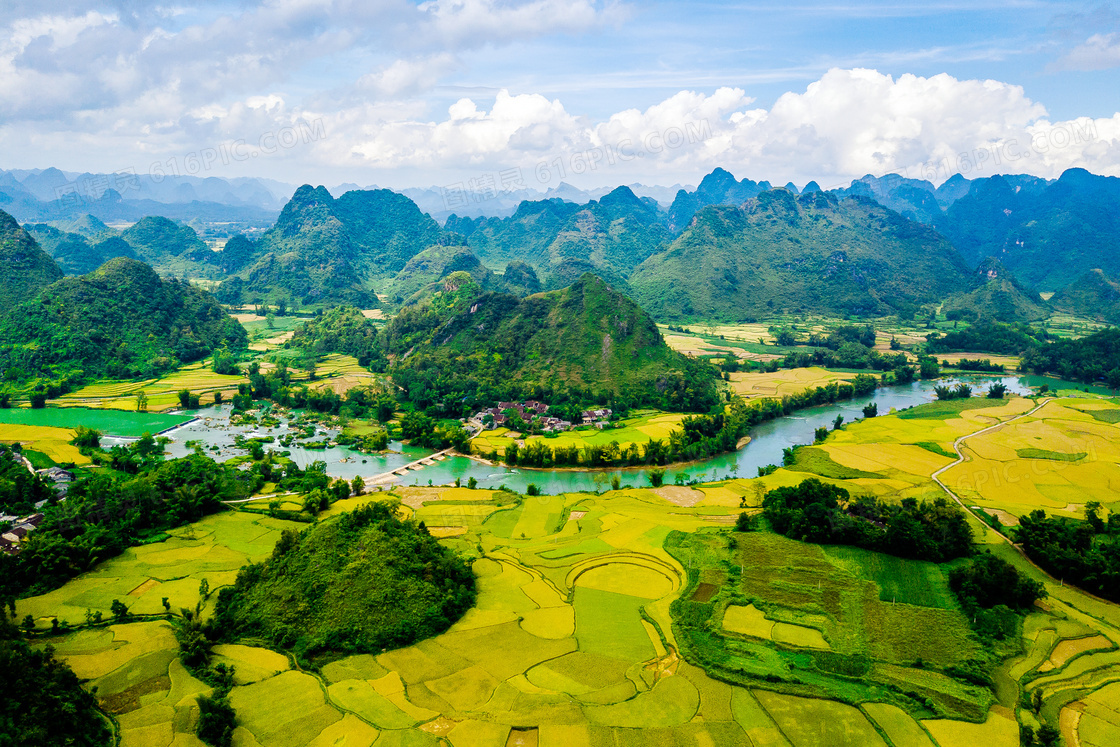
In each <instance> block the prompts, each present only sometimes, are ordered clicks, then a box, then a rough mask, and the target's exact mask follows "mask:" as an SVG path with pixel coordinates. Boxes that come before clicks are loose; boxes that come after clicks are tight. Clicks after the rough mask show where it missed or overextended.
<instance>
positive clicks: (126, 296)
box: [0, 258, 248, 380]
mask: <svg viewBox="0 0 1120 747" xmlns="http://www.w3.org/2000/svg"><path fill="white" fill-rule="evenodd" d="M0 340H2V341H3V343H2V344H0V370H4V371H7V372H8V378H9V379H13V380H20V379H25V378H29V377H35V376H41V377H50V378H53V377H56V376H60V375H64V374H68V375H70V376H71V377H74V376H77V375H79V374H84V377H85V378H101V377H110V378H136V377H140V376H152V375H158V374H160V373H163V372H166V371H168V370H171V369H172V368H174V367H176V366H177V365H178V364H180V363H186V362H189V361H196V360H199V359H200V358H203V357H205V356H207V355H208V354H209V353H210V352H211V351H213V350H215V349H217V348H220V347H222V346H227V347H229V348H231V349H239V348H244V347H245V346H246V345H247V344H248V343H247V336H246V334H245V330H244V329H243V328H242V327H241V325H240V324H238V323H237V322H236V321H234V320H233V319H231V318H230V317H229V315H227V314H226V313H225V312H224V311H223V310H222V308H221V307H220V306H219V305H218V303H217V302H216V301H215V300H214V298H213V297H212V296H211V295H210V294H209V293H207V292H206V291H203V290H201V289H199V288H196V287H194V286H191V285H189V284H188V283H186V282H179V281H176V280H161V279H160V278H159V276H158V275H156V273H155V271H154V270H152V268H151V267H149V266H148V265H146V264H144V263H143V262H139V261H137V260H132V259H123V258H118V259H113V260H110V261H109V262H107V263H106V264H105V265H104V266H102V267H101V268H100V269H98V270H97V271H95V272H92V273H90V274H88V275H82V276H80V277H69V278H64V279H62V280H59V281H58V282H57V283H54V284H53V285H51V286H49V287H47V288H46V289H44V290H43V291H42V292H41V293H40V294H39V295H38V296H37V297H35V298H32V299H30V300H27V301H24V302H23V303H22V304H20V305H19V306H16V307H14V308H13V309H12V310H11V311H10V312H9V313H8V314H7V315H5V316H4V317H3V318H0Z"/></svg>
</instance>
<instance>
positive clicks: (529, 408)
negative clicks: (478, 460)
mask: <svg viewBox="0 0 1120 747" xmlns="http://www.w3.org/2000/svg"><path fill="white" fill-rule="evenodd" d="M547 413H548V405H546V404H545V403H544V402H537V401H536V400H532V399H531V400H529V401H528V402H499V403H498V406H497V407H488V408H486V409H485V410H479V411H478V412H476V413H475V414H474V415H473V416H471V422H473V423H476V424H477V425H478V426H479V427H481V428H497V427H503V428H512V429H517V430H520V429H524V428H526V427H528V426H530V425H537V426H539V427H540V430H541V432H542V433H559V432H561V431H566V430H568V429H570V428H571V427H572V423H571V421H569V420H561V419H560V418H554V417H550V416H549V415H548V414H547ZM612 414H613V412H612V411H611V410H610V409H606V408H604V409H600V410H584V411H583V412H582V413H580V416H581V423H580V424H581V425H594V426H595V427H596V428H602V427H603V426H604V425H606V424H607V423H609V422H610V419H611V415H612Z"/></svg>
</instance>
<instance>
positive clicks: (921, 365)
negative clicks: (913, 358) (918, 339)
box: [918, 357, 941, 379]
mask: <svg viewBox="0 0 1120 747" xmlns="http://www.w3.org/2000/svg"><path fill="white" fill-rule="evenodd" d="M918 375H919V376H921V377H922V378H923V379H936V378H937V377H938V376H940V375H941V367H940V366H939V365H937V359H936V358H933V357H925V358H922V359H920V360H919V361H918Z"/></svg>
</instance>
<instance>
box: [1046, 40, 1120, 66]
mask: <svg viewBox="0 0 1120 747" xmlns="http://www.w3.org/2000/svg"><path fill="white" fill-rule="evenodd" d="M1058 67H1059V68H1061V69H1066V70H1107V69H1108V68H1113V67H1120V33H1115V32H1114V33H1111V34H1093V35H1092V36H1090V37H1089V38H1088V39H1086V40H1085V41H1084V42H1083V43H1082V44H1079V45H1077V46H1076V47H1074V48H1073V49H1072V50H1071V51H1070V52H1069V54H1067V55H1066V56H1065V57H1063V58H1062V59H1061V60H1060V61H1059V63H1058Z"/></svg>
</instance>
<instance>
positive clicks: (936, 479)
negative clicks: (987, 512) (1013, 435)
mask: <svg viewBox="0 0 1120 747" xmlns="http://www.w3.org/2000/svg"><path fill="white" fill-rule="evenodd" d="M1053 401H1054V400H1053V398H1052V397H1048V398H1046V399H1044V400H1042V402H1040V403H1039V404H1038V405H1037V406H1035V407H1033V408H1031V409H1030V410H1028V411H1027V412H1024V413H1023V414H1022V415H1016V416H1015V417H1013V418H1009V419H1008V420H1004V421H1002V422H999V423H996V424H995V425H989V426H988V427H987V428H982V429H980V430H978V431H975V432H974V433H968V434H966V435H964V436H961V437H960V438H958V439H957V440H956V441H954V442H953V451H955V452H957V461H955V462H953V463H952V464H947V465H945V466H944V467H942V468H941V469H939V470H937V471H936V472H934V473H933V474H932V475H930V477H931V478H933V481H934V482H935V483H937V484H938V485H939V486H941V489H942V490H944V491H945V492H946V493H947V494H948V495H949V497H950V498H952V499H953V500H954V501H956V502H957V504H958V505H959V506H960V507H961V508H963V509H964V510H965V511H967V512H968V513H970V514H972V515H973V516H976V514H975V513H974V512H973V510H972V509H971V508H969V507H968V506H966V505H964V501H962V500H961V499H960V496H958V495H957V494H956V493H954V492H953V491H952V490H950V489H949V486H948V485H946V484H945V483H943V482H941V478H940V477H939V475H941V473H942V472H946V471H947V470H950V469H952V468H953V467H956V466H957V465H960V464H964V463H965V462H967V461H969V460H968V459H966V458H965V456H964V451H962V450H961V444H963V443H964V442H965V441H967V440H968V439H970V438H973V437H974V436H980V435H982V434H984V433H989V432H991V431H994V430H996V429H998V428H1002V427H1003V426H1005V425H1010V424H1011V423H1014V422H1015V421H1016V420H1021V419H1022V418H1026V417H1030V416H1031V415H1034V414H1035V413H1036V412H1038V411H1039V410H1041V409H1042V408H1043V407H1046V405H1048V404H1050V403H1051V402H1053ZM976 518H977V520H978V521H980V523H981V524H984V525H985V526H990V525H989V524H988V523H987V522H986V521H983V520H982V519H980V517H979V516H976ZM992 531H994V532H995V533H996V534H998V535H999V536H1000V537H1001V538H1002V539H1003V540H1004V541H1005V542H1007V543H1008V544H1010V545H1011V546H1012V547H1014V548H1015V549H1016V550H1019V553H1020V554H1021V555H1022V556H1023V557H1024V558H1025V557H1027V556H1026V554H1025V553H1023V551H1022V549H1020V548H1019V547H1018V546H1017V545H1016V544H1015V543H1014V542H1012V540H1011V538H1010V537H1008V536H1007V535H1006V534H1004V533H1003V532H1001V531H1000V530H998V529H996V528H995V527H992ZM1028 560H1029V559H1028ZM1032 565H1034V564H1033V563H1032ZM1035 567H1036V568H1037V567H1038V566H1035ZM1039 570H1042V569H1041V568H1039ZM1043 572H1044V573H1045V571H1043ZM1047 575H1049V574H1047Z"/></svg>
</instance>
